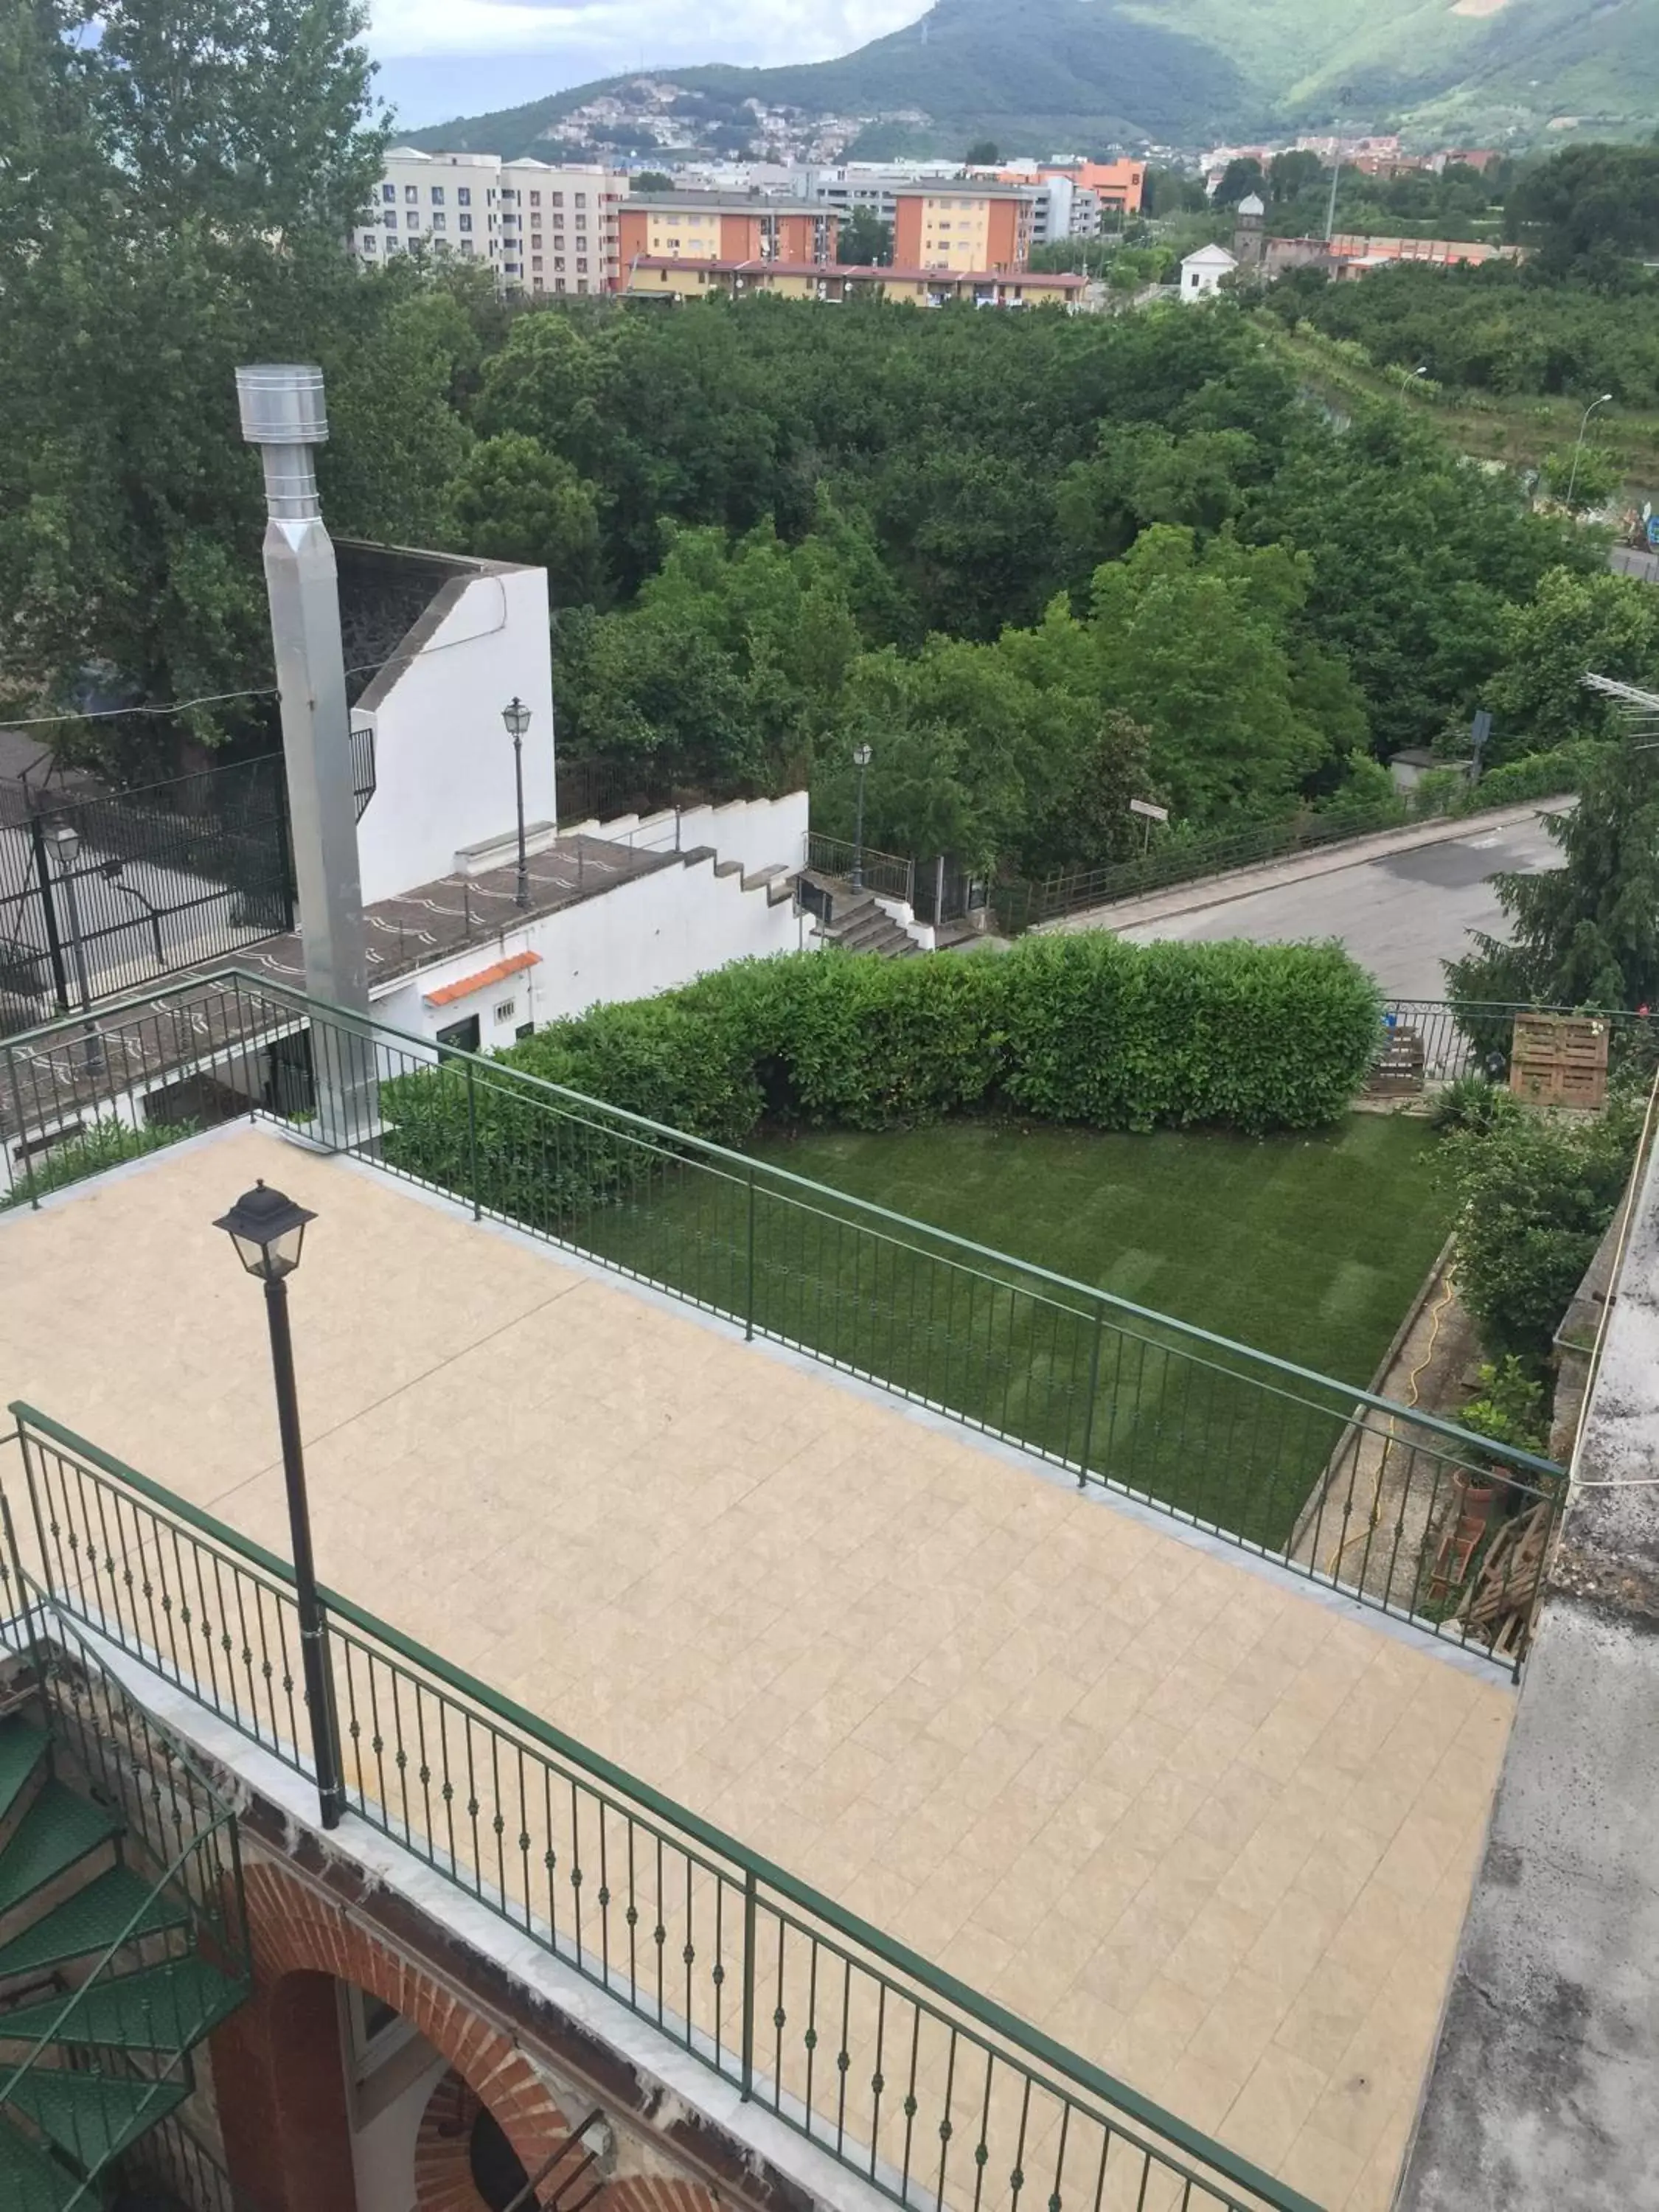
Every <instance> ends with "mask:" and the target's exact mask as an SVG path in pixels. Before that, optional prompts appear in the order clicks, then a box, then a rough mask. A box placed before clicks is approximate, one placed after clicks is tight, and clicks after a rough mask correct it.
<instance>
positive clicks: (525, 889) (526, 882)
mask: <svg viewBox="0 0 1659 2212" xmlns="http://www.w3.org/2000/svg"><path fill="white" fill-rule="evenodd" d="M501 720H502V721H504V722H505V723H506V725H507V735H508V736H509V737H510V738H512V740H513V787H514V789H515V791H516V792H517V793H518V799H519V883H518V888H517V890H516V891H515V892H514V893H513V896H514V897H515V898H516V899H517V901H518V902H519V904H520V906H528V905H529V903H530V864H529V862H528V861H527V860H526V859H525V853H524V733H525V732H526V730H527V729H528V728H529V727H530V709H529V708H528V707H526V705H525V703H524V701H523V700H522V699H520V696H519V695H518V693H517V692H516V691H515V692H514V693H513V697H512V699H511V701H510V702H509V703H508V704H507V706H505V707H503V708H502V709H501Z"/></svg>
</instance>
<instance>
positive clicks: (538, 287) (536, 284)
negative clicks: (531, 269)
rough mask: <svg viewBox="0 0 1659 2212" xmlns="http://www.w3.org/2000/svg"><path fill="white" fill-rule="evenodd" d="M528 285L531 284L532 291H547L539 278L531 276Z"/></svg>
mask: <svg viewBox="0 0 1659 2212" xmlns="http://www.w3.org/2000/svg"><path fill="white" fill-rule="evenodd" d="M530 283H531V289H532V291H537V292H544V291H546V289H547V287H546V285H545V284H544V283H543V282H542V280H541V278H540V277H539V276H532V278H531V280H530Z"/></svg>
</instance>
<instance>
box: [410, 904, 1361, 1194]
mask: <svg viewBox="0 0 1659 2212" xmlns="http://www.w3.org/2000/svg"><path fill="white" fill-rule="evenodd" d="M1380 1023H1381V1006H1380V1001H1379V999H1378V994H1377V991H1376V986H1375V984H1374V983H1373V982H1372V981H1371V980H1370V977H1369V976H1367V975H1365V974H1364V971H1363V970H1362V969H1359V968H1358V967H1357V966H1356V965H1355V964H1354V963H1353V962H1352V960H1350V959H1349V958H1348V957H1347V956H1346V954H1345V953H1343V952H1342V951H1340V948H1338V947H1337V946H1335V945H1244V944H1222V945H1145V946H1142V945H1127V944H1125V943H1123V942H1122V940H1121V939H1117V938H1114V937H1110V936H1108V935H1106V934H1105V933H1100V932H1088V933H1077V934H1075V935H1067V936H1059V937H1037V938H1027V939H1024V941H1023V942H1022V943H1021V944H1019V945H1017V946H1016V947H1015V948H1014V950H1013V951H1011V952H1008V953H1006V954H1003V955H995V954H992V953H986V954H983V955H970V956H963V955H962V954H960V953H933V954H923V955H921V956H920V957H917V958H915V959H914V960H899V961H894V960H884V959H882V958H880V957H876V956H873V955H854V954H846V953H840V952H828V953H817V954H812V955H810V956H800V955H795V956H792V957H783V958H780V959H775V960H765V961H749V962H742V963H738V964H737V965H735V966H732V967H730V968H725V969H720V970H719V971H718V972H717V973H716V974H714V975H708V976H705V977H704V978H702V981H699V982H696V983H694V984H691V985H690V986H689V987H687V988H685V989H684V990H681V991H676V992H671V993H668V994H665V995H664V996H663V997H661V998H657V999H645V1000H635V1001H632V1002H630V1003H629V1004H626V1005H622V1006H599V1007H596V1008H595V1009H594V1010H593V1011H592V1012H590V1013H587V1014H585V1015H583V1016H581V1017H580V1018H577V1019H575V1020H572V1021H564V1022H556V1023H554V1024H551V1025H550V1026H549V1027H548V1028H547V1029H544V1030H539V1031H538V1033H537V1034H536V1035H535V1036H532V1037H528V1038H526V1039H525V1041H524V1042H522V1043H520V1044H515V1045H513V1046H511V1047H509V1048H507V1050H506V1051H504V1052H503V1053H501V1054H499V1055H498V1057H499V1059H500V1060H501V1061H502V1062H504V1063H505V1064H506V1065H507V1066H509V1067H512V1068H516V1069H520V1070H522V1071H523V1072H524V1073H527V1074H531V1075H535V1076H539V1077H542V1078H544V1079H546V1080H548V1081H550V1082H553V1083H556V1084H559V1085H562V1086H563V1087H564V1088H566V1089H568V1090H570V1091H577V1092H580V1093H581V1094H582V1095H583V1096H584V1097H588V1098H593V1099H600V1100H604V1101H605V1102H606V1103H608V1104H610V1105H612V1106H619V1107H623V1108H625V1109H628V1110H629V1112H632V1113H635V1114H641V1115H646V1116H647V1117H648V1118H649V1119H650V1120H652V1121H659V1122H662V1123H665V1125H666V1126H667V1127H669V1128H670V1129H672V1130H675V1131H678V1132H682V1133H685V1134H687V1135H690V1136H696V1137H703V1138H708V1139H714V1141H716V1142H718V1143H720V1144H725V1145H733V1146H735V1145H740V1144H742V1143H743V1142H744V1140H745V1139H748V1138H749V1137H750V1136H751V1135H752V1134H753V1133H755V1131H756V1130H757V1128H758V1127H760V1126H761V1124H762V1123H763V1121H771V1122H781V1123H787V1122H791V1121H793V1122H805V1123H808V1124H810V1125H812V1126H815V1127H832V1126H836V1125H841V1126H844V1127H852V1128H859V1129H884V1128H893V1127H915V1126H916V1125H918V1124H921V1123H925V1122H928V1121H938V1120H939V1119H941V1118H942V1117H944V1116H945V1115H951V1114H958V1113H967V1112H972V1111H980V1112H995V1111H1012V1112H1015V1113H1018V1114H1022V1115H1030V1116H1031V1117H1032V1118H1034V1119H1036V1120H1040V1121H1063V1122H1073V1123H1080V1124H1083V1125H1085V1126H1086V1127H1091V1128H1098V1129H1152V1128H1157V1127H1176V1128H1183V1127H1194V1126H1202V1127H1218V1128H1226V1129H1234V1130H1241V1131H1245V1132H1248V1133H1253V1134H1255V1133H1264V1132H1267V1131H1270V1130H1275V1129H1310V1128H1319V1127H1325V1126H1327V1125H1328V1124H1329V1123H1331V1122H1333V1121H1335V1120H1337V1119H1338V1117H1339V1116H1340V1115H1341V1114H1342V1113H1343V1112H1344V1111H1345V1110H1346V1108H1347V1106H1348V1104H1349V1103H1350V1101H1351V1100H1352V1097H1353V1095H1354V1093H1355V1091H1357V1090H1358V1088H1359V1086H1360V1085H1361V1084H1362V1082H1363V1081H1364V1077H1365V1073H1366V1070H1367V1068H1368V1067H1369V1066H1370V1061H1371V1058H1372V1055H1373V1054H1374V1051H1375V1049H1376V1039H1377V1035H1378V1030H1379V1027H1380ZM469 1089H470V1091H471V1097H470V1101H469ZM549 1105H550V1102H549V1101H547V1100H546V1098H545V1097H544V1095H543V1094H539V1093H538V1092H537V1091H533V1090H531V1089H529V1088H527V1087H525V1086H521V1085H517V1084H515V1083H513V1081H512V1080H511V1079H507V1080H504V1081H503V1080H500V1079H494V1078H492V1077H491V1076H490V1075H489V1074H488V1073H484V1072H482V1071H479V1072H476V1073H474V1075H473V1076H472V1079H471V1084H470V1085H469V1079H468V1075H467V1071H466V1069H465V1066H464V1065H462V1064H459V1063H457V1062H454V1061H453V1060H452V1061H450V1062H449V1063H447V1065H446V1066H442V1067H441V1068H435V1069H433V1070H431V1071H429V1072H422V1073H416V1074H410V1075H406V1076H403V1077H400V1078H398V1079H397V1080H396V1081H395V1082H392V1083H390V1084H388V1085H386V1088H385V1091H384V1093H383V1109H384V1113H385V1117H386V1133H385V1139H384V1145H385V1151H386V1158H387V1159H388V1160H389V1161H390V1162H391V1164H393V1165H395V1166H398V1167H402V1168H404V1169H406V1170H409V1171H410V1173H412V1174H415V1175H417V1176H421V1177H422V1179H423V1180H428V1181H431V1182H436V1183H439V1184H441V1185H442V1186H444V1187H446V1188H450V1189H455V1190H463V1191H467V1190H470V1189H471V1175H472V1162H473V1160H474V1158H475V1157H476V1158H477V1162H478V1164H479V1165H478V1176H479V1182H480V1196H481V1197H482V1198H483V1200H484V1201H485V1202H486V1203H488V1204H489V1205H490V1206H497V1207H500V1208H502V1209H503V1210H505V1211H507V1212H510V1213H513V1214H515V1215H518V1216H519V1217H520V1218H524V1219H526V1220H530V1221H533V1222H538V1223H550V1222H551V1221H553V1220H556V1218H559V1217H560V1216H561V1215H562V1214H565V1213H568V1212H569V1211H570V1210H571V1209H572V1208H585V1207H587V1206H592V1205H594V1204H596V1203H598V1204H604V1203H606V1202H608V1201H609V1200H614V1199H619V1198H622V1197H624V1196H626V1195H628V1194H629V1193H630V1192H632V1191H635V1190H637V1189H638V1188H639V1187H640V1186H641V1182H643V1181H645V1180H647V1179H648V1178H649V1177H650V1176H652V1175H653V1174H655V1173H657V1172H658V1171H659V1165H660V1164H661V1162H662V1160H663V1158H664V1155H665V1152H666V1153H668V1154H669V1155H670V1156H671V1152H672V1147H671V1144H668V1143H666V1142H664V1141H658V1142H657V1143H655V1144H649V1143H647V1144H641V1142H640V1141H638V1140H637V1139H634V1138H632V1137H629V1136H626V1135H623V1134H621V1133H618V1131H617V1129H616V1127H615V1126H614V1125H612V1124H611V1123H609V1122H608V1121H606V1119H605V1116H604V1115H586V1114H584V1113H583V1112H582V1110H581V1109H580V1108H571V1107H568V1106H564V1107H560V1108H558V1109H556V1110H554V1111H552V1112H550V1111H549ZM469 1111H470V1112H471V1121H469V1118H468V1117H469Z"/></svg>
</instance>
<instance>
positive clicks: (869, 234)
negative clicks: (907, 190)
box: [836, 207, 893, 269]
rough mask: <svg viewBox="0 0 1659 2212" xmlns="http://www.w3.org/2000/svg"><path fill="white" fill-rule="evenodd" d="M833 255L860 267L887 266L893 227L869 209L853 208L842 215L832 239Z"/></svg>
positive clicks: (890, 251) (890, 254) (839, 259)
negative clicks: (833, 245) (836, 232)
mask: <svg viewBox="0 0 1659 2212" xmlns="http://www.w3.org/2000/svg"><path fill="white" fill-rule="evenodd" d="M892 258H893V226H892V224H891V223H890V222H883V221H882V219H881V217H880V216H878V214H877V213H876V211H875V210H874V209H873V208H863V207H861V208H854V209H853V210H851V211H850V213H848V215H846V216H842V222H841V228H840V230H839V232H838V234H837V236H836V260H837V261H845V262H850V263H852V264H854V265H855V266H857V267H859V268H862V269H870V268H881V269H885V268H887V267H888V266H889V265H890V264H891V261H892Z"/></svg>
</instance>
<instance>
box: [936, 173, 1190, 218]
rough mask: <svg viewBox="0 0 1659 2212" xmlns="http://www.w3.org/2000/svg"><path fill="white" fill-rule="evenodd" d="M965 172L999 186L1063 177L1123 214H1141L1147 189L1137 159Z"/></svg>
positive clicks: (1050, 182)
mask: <svg viewBox="0 0 1659 2212" xmlns="http://www.w3.org/2000/svg"><path fill="white" fill-rule="evenodd" d="M969 175H970V176H975V177H977V176H983V177H985V178H986V179H988V180H989V181H990V182H992V183H994V184H999V185H1047V184H1052V183H1053V182H1054V179H1055V178H1056V177H1064V178H1066V179H1069V180H1070V182H1071V183H1072V184H1073V185H1074V186H1075V187H1076V189H1077V190H1078V191H1080V192H1093V193H1094V194H1095V195H1096V196H1097V198H1098V199H1099V201H1100V204H1101V205H1102V207H1103V208H1115V209H1117V210H1119V211H1120V212H1121V214H1124V215H1139V213H1140V207H1141V201H1142V199H1143V197H1145V194H1146V163H1145V162H1144V161H1041V162H1033V163H1022V164H1021V165H1020V166H1019V167H1016V168H1008V169H983V170H981V169H970V170H969Z"/></svg>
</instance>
